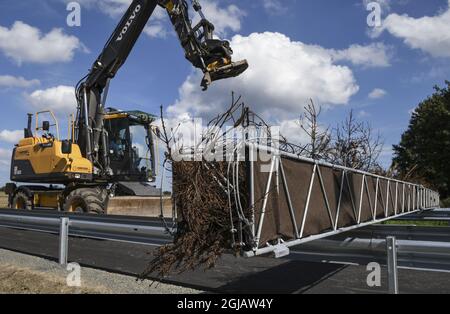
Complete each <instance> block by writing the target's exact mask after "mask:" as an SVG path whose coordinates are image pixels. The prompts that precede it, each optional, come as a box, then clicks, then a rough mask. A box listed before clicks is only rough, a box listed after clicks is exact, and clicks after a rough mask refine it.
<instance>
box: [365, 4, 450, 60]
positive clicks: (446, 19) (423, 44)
mask: <svg viewBox="0 0 450 314" xmlns="http://www.w3.org/2000/svg"><path fill="white" fill-rule="evenodd" d="M448 3H449V8H447V10H445V11H444V12H442V13H439V14H437V15H435V16H424V17H421V18H413V17H410V16H408V15H406V14H404V15H398V14H390V15H389V16H387V17H386V19H385V20H384V21H383V25H382V27H381V28H380V29H379V30H375V33H374V34H373V36H377V35H380V34H381V33H382V32H383V31H388V32H389V33H390V34H391V35H393V36H395V37H398V38H400V39H403V41H404V43H405V44H406V45H407V46H409V47H410V48H413V49H420V50H421V51H423V52H425V53H428V54H430V55H431V56H433V57H445V58H449V57H450V0H448Z"/></svg>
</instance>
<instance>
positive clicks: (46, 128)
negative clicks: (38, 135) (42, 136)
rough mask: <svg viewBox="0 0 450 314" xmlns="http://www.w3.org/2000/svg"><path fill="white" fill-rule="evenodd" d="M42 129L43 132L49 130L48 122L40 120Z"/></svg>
mask: <svg viewBox="0 0 450 314" xmlns="http://www.w3.org/2000/svg"><path fill="white" fill-rule="evenodd" d="M42 130H43V131H45V132H48V131H50V122H48V121H43V122H42Z"/></svg>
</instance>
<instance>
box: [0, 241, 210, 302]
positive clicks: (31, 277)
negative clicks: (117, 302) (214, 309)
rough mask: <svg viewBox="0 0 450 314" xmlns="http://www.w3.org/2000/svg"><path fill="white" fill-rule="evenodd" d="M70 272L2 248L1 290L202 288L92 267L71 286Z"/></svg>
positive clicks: (154, 291)
mask: <svg viewBox="0 0 450 314" xmlns="http://www.w3.org/2000/svg"><path fill="white" fill-rule="evenodd" d="M69 273H70V272H69V271H67V270H66V269H65V268H63V267H61V266H59V265H58V264H57V263H54V262H52V261H49V260H45V259H42V258H38V257H34V256H30V255H25V254H20V253H15V252H11V251H6V250H1V249H0V293H76V294H86V293H89V294H91V293H95V294H99V293H102V294H111V293H114V294H196V293H201V292H202V291H198V290H193V289H188V288H183V287H178V286H174V285H168V284H162V283H153V282H152V281H149V280H146V281H136V278H134V277H129V276H124V275H118V274H113V273H108V272H105V271H100V270H96V269H91V268H84V267H83V268H82V269H81V287H80V288H70V287H68V286H67V285H66V278H67V276H68V274H69Z"/></svg>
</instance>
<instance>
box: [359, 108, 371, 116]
mask: <svg viewBox="0 0 450 314" xmlns="http://www.w3.org/2000/svg"><path fill="white" fill-rule="evenodd" d="M370 116H371V114H370V113H369V112H367V111H365V110H361V111H359V112H358V118H368V117H370Z"/></svg>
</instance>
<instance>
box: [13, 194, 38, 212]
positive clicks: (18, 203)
mask: <svg viewBox="0 0 450 314" xmlns="http://www.w3.org/2000/svg"><path fill="white" fill-rule="evenodd" d="M12 208H13V209H25V210H31V209H33V203H32V202H31V200H30V198H29V197H28V196H27V195H26V194H25V193H24V192H17V193H16V194H15V195H14V197H13V199H12Z"/></svg>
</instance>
